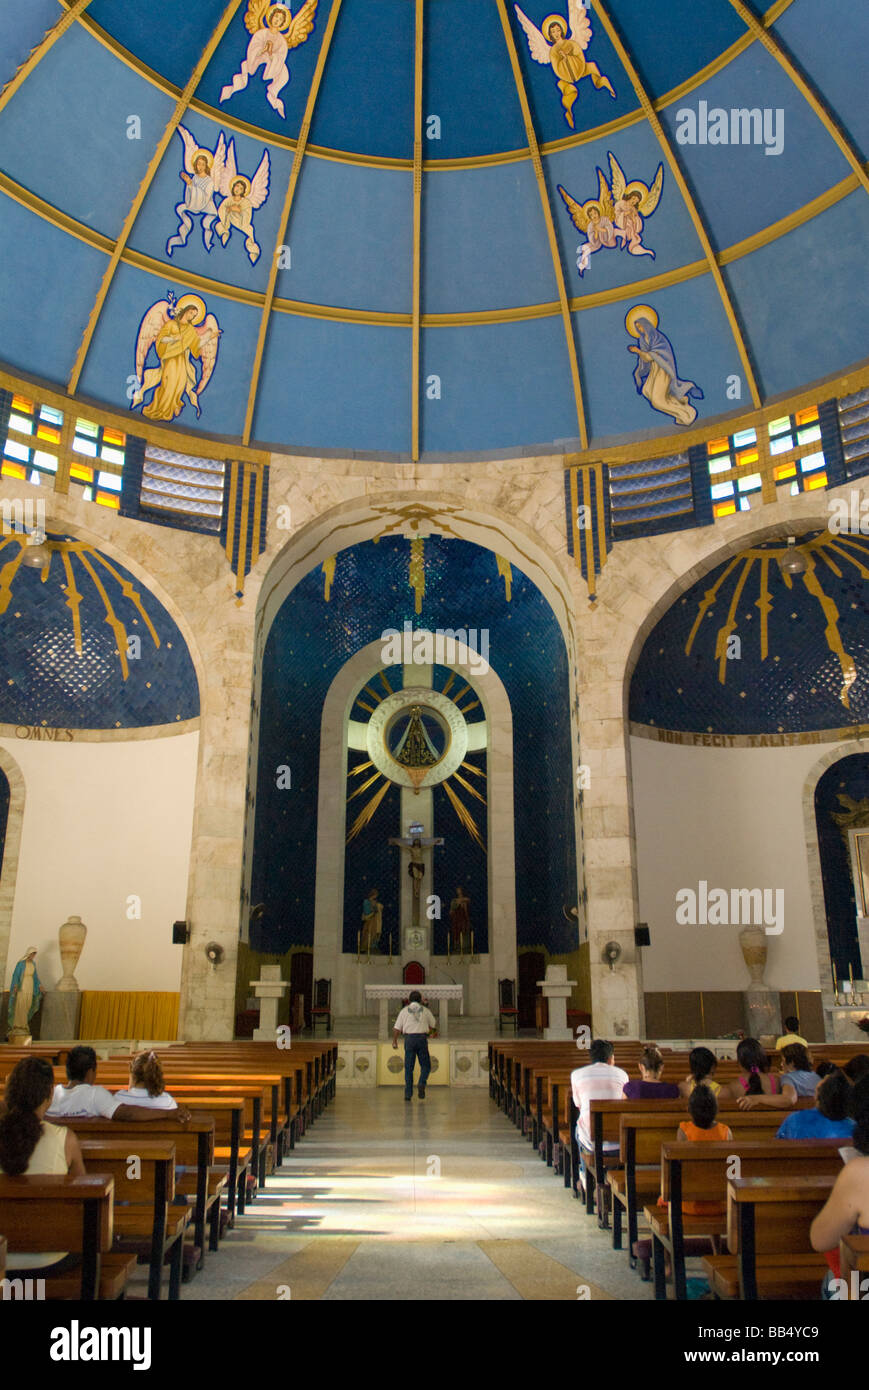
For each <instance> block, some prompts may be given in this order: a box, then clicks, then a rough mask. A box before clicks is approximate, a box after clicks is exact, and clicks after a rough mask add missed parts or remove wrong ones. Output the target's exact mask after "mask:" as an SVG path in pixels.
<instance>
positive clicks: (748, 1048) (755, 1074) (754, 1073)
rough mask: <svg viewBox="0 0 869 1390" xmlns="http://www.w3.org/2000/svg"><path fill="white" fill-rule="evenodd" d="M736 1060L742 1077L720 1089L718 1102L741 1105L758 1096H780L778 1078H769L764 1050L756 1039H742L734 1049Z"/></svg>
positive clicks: (767, 1061)
mask: <svg viewBox="0 0 869 1390" xmlns="http://www.w3.org/2000/svg"><path fill="white" fill-rule="evenodd" d="M736 1060H737V1062H738V1063H739V1065H740V1067H741V1068H742V1076H738V1077H737V1078H736V1080H735V1081H729V1082H727V1083H726V1084H725V1085H723V1086H722V1087H721V1091H720V1093H719V1097H718V1098H719V1100H737V1101H739V1103H740V1105H741V1104H742V1103H743V1101H745V1100H751V1101H752V1102H754V1100H755V1098H756V1097H758V1096H764V1097H765V1096H770V1095H773V1096H777V1095H780V1094H781V1086H780V1085H779V1082H778V1077H775V1076H770V1074H769V1058H768V1057H767V1055H766V1049H765V1048H763V1047H761V1045H760V1043H759V1042H758V1041H757V1038H743V1039H742V1042H741V1043H740V1044H739V1046H738V1047H737V1049H736ZM747 1108H750V1107H747Z"/></svg>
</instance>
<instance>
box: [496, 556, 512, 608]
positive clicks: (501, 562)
mask: <svg viewBox="0 0 869 1390" xmlns="http://www.w3.org/2000/svg"><path fill="white" fill-rule="evenodd" d="M495 559H496V560H497V561H498V573H499V574H500V575H501V577H502V578H503V580H504V597H505V598H506V600H507V602H508V603H509V602H510V599H511V598H512V595H513V568H512V566H511V564H510V561H509V560H505V559H504V556H503V555H496V556H495Z"/></svg>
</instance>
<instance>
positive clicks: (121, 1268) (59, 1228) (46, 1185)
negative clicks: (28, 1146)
mask: <svg viewBox="0 0 869 1390" xmlns="http://www.w3.org/2000/svg"><path fill="white" fill-rule="evenodd" d="M113 1217H114V1183H113V1180H112V1179H111V1178H107V1177H93V1176H90V1175H88V1176H87V1177H84V1178H71V1177H69V1176H56V1175H54V1174H51V1175H46V1176H43V1175H40V1176H34V1177H29V1176H27V1175H24V1176H23V1177H18V1178H9V1177H0V1226H2V1228H3V1232H4V1234H5V1237H6V1244H7V1247H8V1254H7V1264H8V1265H10V1266H11V1267H12V1268H13V1269H14V1268H15V1253H16V1251H19V1252H23V1251H32V1252H33V1253H34V1254H38V1253H40V1252H42V1251H46V1252H50V1251H53V1250H57V1249H58V1248H60V1249H61V1250H68V1251H69V1253H70V1254H71V1255H78V1254H80V1255H81V1268H80V1269H72V1270H70V1271H69V1272H68V1273H67V1274H59V1275H55V1276H51V1275H48V1276H45V1275H42V1274H40V1271H39V1270H38V1269H34V1270H32V1271H28V1272H27V1273H26V1274H24V1275H22V1276H21V1278H22V1279H40V1278H45V1296H46V1298H48V1299H81V1300H82V1301H83V1302H91V1301H93V1300H94V1299H97V1298H100V1299H114V1298H121V1297H122V1296H123V1293H124V1289H125V1288H126V1285H127V1281H128V1280H129V1278H130V1275H131V1273H132V1271H133V1269H134V1268H135V1264H136V1261H135V1258H134V1257H131V1256H129V1255H119V1254H112V1253H111V1251H112V1241H113V1236H114V1225H113Z"/></svg>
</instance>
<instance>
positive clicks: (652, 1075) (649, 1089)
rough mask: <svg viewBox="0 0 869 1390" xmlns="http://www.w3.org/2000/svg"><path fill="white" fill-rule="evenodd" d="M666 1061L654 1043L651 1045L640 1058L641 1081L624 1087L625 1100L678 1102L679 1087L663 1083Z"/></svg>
mask: <svg viewBox="0 0 869 1390" xmlns="http://www.w3.org/2000/svg"><path fill="white" fill-rule="evenodd" d="M663 1070H664V1059H663V1057H662V1056H661V1054H660V1052H659V1051H658V1049H657V1048H656V1047H655V1045H654V1044H653V1043H649V1046H648V1047H647V1048H646V1050H645V1052H644V1053H643V1055H642V1057H641V1058H640V1076H641V1078H642V1080H640V1081H628V1082H626V1083H625V1087H624V1097H625V1100H655V1099H656V1098H657V1099H658V1100H678V1099H679V1087H678V1086H676V1085H674V1084H673V1082H672V1081H662V1080H661V1073H662V1071H663Z"/></svg>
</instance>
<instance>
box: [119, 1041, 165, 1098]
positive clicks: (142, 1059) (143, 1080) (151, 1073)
mask: <svg viewBox="0 0 869 1390" xmlns="http://www.w3.org/2000/svg"><path fill="white" fill-rule="evenodd" d="M115 1100H119V1101H121V1103H122V1104H124V1105H144V1106H148V1107H149V1108H150V1109H152V1110H177V1109H178V1105H177V1102H176V1101H175V1100H173V1098H172V1096H170V1094H169V1092H168V1091H167V1090H166V1086H165V1083H164V1081H163V1068H162V1067H161V1066H160V1062H159V1060H158V1058H157V1054H156V1052H140V1053H139V1055H138V1057H134V1059H133V1061H132V1064H131V1066H130V1084H129V1086H128V1088H127V1090H126V1091H116V1092H115Z"/></svg>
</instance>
